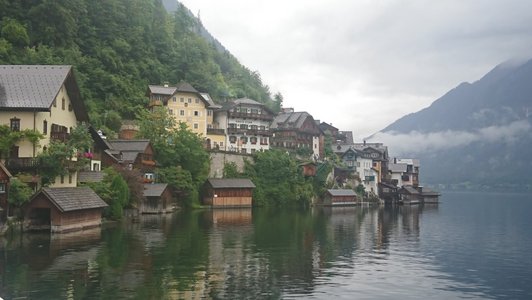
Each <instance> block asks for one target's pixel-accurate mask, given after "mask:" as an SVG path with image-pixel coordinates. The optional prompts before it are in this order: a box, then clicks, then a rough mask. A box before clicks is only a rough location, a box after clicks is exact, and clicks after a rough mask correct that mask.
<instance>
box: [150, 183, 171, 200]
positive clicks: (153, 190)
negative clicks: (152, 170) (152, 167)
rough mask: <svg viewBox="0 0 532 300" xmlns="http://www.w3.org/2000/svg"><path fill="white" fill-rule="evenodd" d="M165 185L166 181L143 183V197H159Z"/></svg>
mask: <svg viewBox="0 0 532 300" xmlns="http://www.w3.org/2000/svg"><path fill="white" fill-rule="evenodd" d="M167 187H168V184H167V183H147V184H145V185H144V197H160V196H161V195H162V194H163V193H164V190H166V188H167Z"/></svg>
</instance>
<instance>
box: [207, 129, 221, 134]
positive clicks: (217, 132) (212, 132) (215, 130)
mask: <svg viewBox="0 0 532 300" xmlns="http://www.w3.org/2000/svg"><path fill="white" fill-rule="evenodd" d="M207 134H216V135H225V130H224V129H218V128H216V129H215V128H207Z"/></svg>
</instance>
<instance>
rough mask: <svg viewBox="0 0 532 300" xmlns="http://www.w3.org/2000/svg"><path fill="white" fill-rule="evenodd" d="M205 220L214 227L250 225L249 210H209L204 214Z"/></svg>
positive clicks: (250, 210)
mask: <svg viewBox="0 0 532 300" xmlns="http://www.w3.org/2000/svg"><path fill="white" fill-rule="evenodd" d="M204 216H205V219H206V220H207V221H209V222H212V224H214V225H216V224H218V225H251V221H252V209H251V208H224V209H211V210H209V211H208V212H206V213H205V215H204Z"/></svg>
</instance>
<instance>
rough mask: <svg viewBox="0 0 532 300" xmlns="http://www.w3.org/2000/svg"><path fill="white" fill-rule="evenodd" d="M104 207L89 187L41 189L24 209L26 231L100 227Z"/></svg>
mask: <svg viewBox="0 0 532 300" xmlns="http://www.w3.org/2000/svg"><path fill="white" fill-rule="evenodd" d="M105 207H107V204H106V203H105V202H104V201H103V200H102V199H101V198H100V197H99V196H98V195H97V194H96V193H95V192H94V191H93V190H92V189H90V188H89V187H63V188H48V187H46V188H42V189H41V190H40V191H39V192H38V193H37V194H35V195H34V196H33V197H32V198H31V199H30V201H29V203H27V204H25V205H24V207H23V210H24V230H26V231H33V230H49V231H51V232H70V231H77V230H83V229H87V228H92V227H98V226H100V225H101V223H102V209H103V208H105Z"/></svg>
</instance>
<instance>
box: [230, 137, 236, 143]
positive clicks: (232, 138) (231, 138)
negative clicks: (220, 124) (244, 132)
mask: <svg viewBox="0 0 532 300" xmlns="http://www.w3.org/2000/svg"><path fill="white" fill-rule="evenodd" d="M229 142H230V143H231V144H234V143H235V142H236V136H234V135H232V136H230V137H229Z"/></svg>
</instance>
